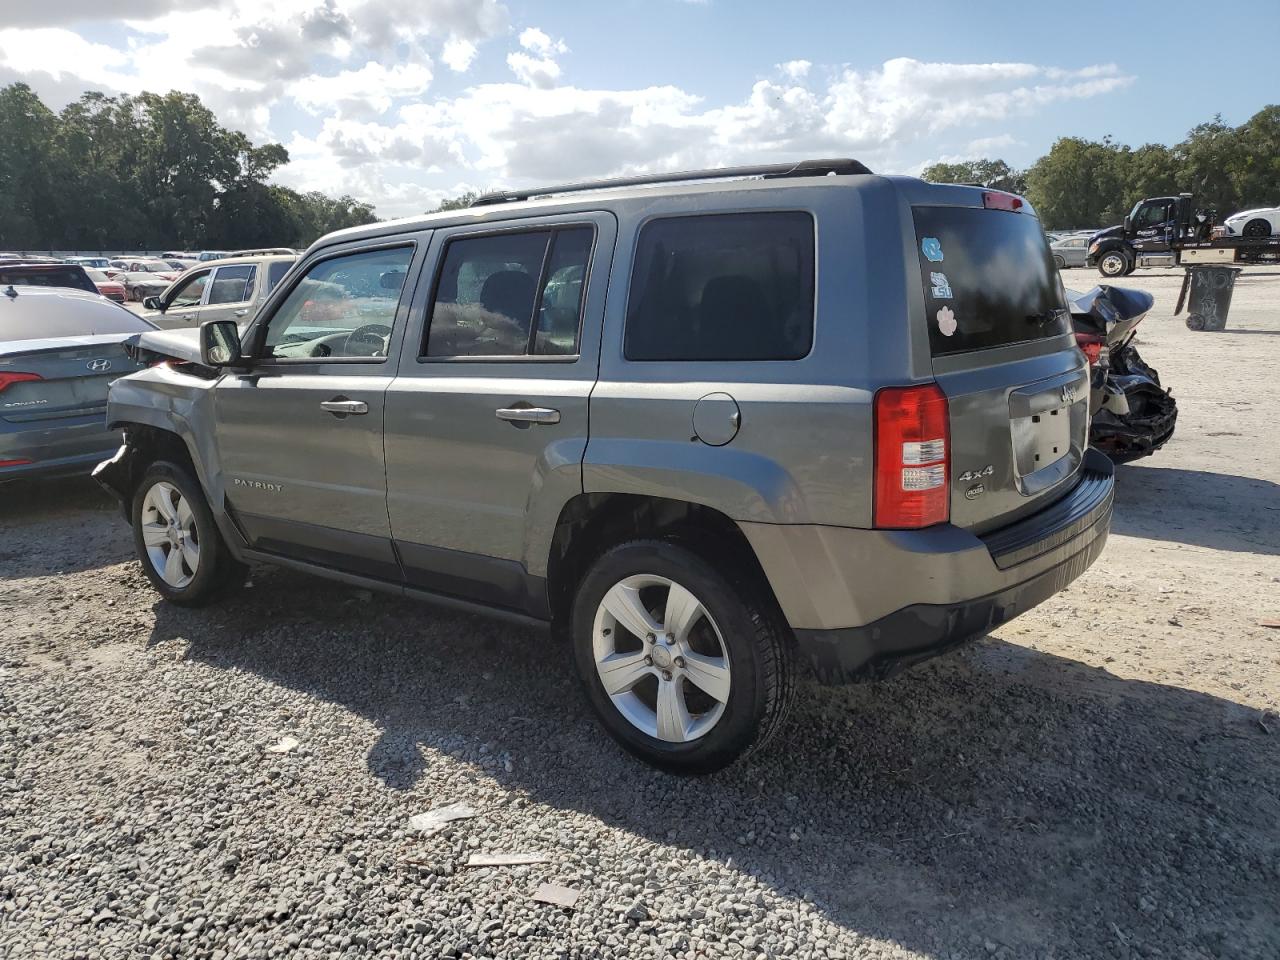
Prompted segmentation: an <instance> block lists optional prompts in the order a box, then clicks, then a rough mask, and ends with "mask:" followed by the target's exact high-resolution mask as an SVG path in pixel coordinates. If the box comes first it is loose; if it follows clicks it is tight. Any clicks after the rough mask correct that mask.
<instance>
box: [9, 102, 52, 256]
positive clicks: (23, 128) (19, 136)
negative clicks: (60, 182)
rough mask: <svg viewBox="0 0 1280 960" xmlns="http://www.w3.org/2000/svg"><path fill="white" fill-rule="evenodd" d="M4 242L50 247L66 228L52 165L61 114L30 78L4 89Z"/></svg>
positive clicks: (32, 246)
mask: <svg viewBox="0 0 1280 960" xmlns="http://www.w3.org/2000/svg"><path fill="white" fill-rule="evenodd" d="M0 131H3V134H2V135H0V246H4V247H13V248H19V249H21V248H24V247H31V248H36V247H46V248H47V247H51V246H52V245H53V244H54V242H55V241H56V240H57V239H58V237H59V236H60V234H61V233H62V223H61V222H60V220H59V217H58V213H59V210H58V204H57V203H56V199H57V197H58V189H59V188H58V186H57V181H56V177H55V171H54V169H53V165H52V162H51V161H52V159H53V156H54V141H55V138H56V136H57V132H58V118H57V117H56V116H55V115H54V114H53V112H52V111H50V110H49V108H48V107H46V106H45V105H44V104H43V103H41V102H40V98H39V97H37V96H36V95H35V93H34V92H33V91H32V89H31V88H30V87H29V86H27V85H26V84H25V83H15V84H11V85H10V86H7V87H4V88H3V89H0Z"/></svg>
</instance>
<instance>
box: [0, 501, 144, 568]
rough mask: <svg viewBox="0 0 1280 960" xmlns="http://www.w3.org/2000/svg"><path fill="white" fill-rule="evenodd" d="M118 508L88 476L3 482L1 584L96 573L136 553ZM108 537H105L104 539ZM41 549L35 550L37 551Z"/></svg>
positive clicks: (1, 505) (0, 524) (0, 506)
mask: <svg viewBox="0 0 1280 960" xmlns="http://www.w3.org/2000/svg"><path fill="white" fill-rule="evenodd" d="M119 510H120V506H119V504H117V503H116V501H114V500H113V499H111V497H110V496H109V495H108V494H107V493H106V492H105V491H104V490H103V489H102V488H101V487H99V486H98V484H97V483H96V482H95V481H93V480H92V479H90V478H89V477H61V478H57V479H51V480H50V479H35V480H13V481H9V482H7V483H0V580H10V579H19V578H22V577H39V576H47V575H49V574H55V573H72V572H75V571H79V570H92V569H95V568H97V567H103V566H107V565H108V564H112V563H119V562H121V561H122V560H127V559H128V558H129V557H130V556H131V555H132V553H133V545H132V543H131V542H130V535H129V527H128V526H127V525H126V524H125V523H124V522H123V520H120V522H118V523H108V524H104V523H103V522H102V518H103V517H104V515H111V516H110V519H111V520H116V519H118V518H119ZM104 532H105V535H104ZM37 546H38V547H39V549H36V547H37Z"/></svg>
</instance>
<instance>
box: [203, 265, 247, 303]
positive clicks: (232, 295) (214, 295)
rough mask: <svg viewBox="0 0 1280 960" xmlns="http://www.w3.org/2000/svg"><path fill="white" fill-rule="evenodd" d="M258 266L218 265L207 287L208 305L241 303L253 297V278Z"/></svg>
mask: <svg viewBox="0 0 1280 960" xmlns="http://www.w3.org/2000/svg"><path fill="white" fill-rule="evenodd" d="M257 272H258V268H257V267H255V266H251V265H248V264H239V265H237V266H234V267H219V268H218V269H217V271H216V272H215V273H214V275H213V286H212V287H210V289H209V301H208V302H209V306H214V305H216V304H220V303H243V302H244V301H245V300H249V299H252V297H253V278H254V275H255V274H256V273H257Z"/></svg>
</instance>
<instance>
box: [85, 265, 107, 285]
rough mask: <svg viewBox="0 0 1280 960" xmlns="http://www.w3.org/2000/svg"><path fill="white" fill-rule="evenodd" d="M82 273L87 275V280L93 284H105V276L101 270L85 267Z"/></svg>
mask: <svg viewBox="0 0 1280 960" xmlns="http://www.w3.org/2000/svg"><path fill="white" fill-rule="evenodd" d="M84 272H85V273H87V274H88V275H89V279H90V280H92V281H93V282H94V283H106V282H107V275H106V274H105V273H103V272H102V271H101V270H95V269H93V267H85V268H84Z"/></svg>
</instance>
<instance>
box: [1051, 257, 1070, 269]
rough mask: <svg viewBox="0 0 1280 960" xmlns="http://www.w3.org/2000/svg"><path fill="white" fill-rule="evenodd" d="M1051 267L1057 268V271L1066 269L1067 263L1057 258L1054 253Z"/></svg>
mask: <svg viewBox="0 0 1280 960" xmlns="http://www.w3.org/2000/svg"><path fill="white" fill-rule="evenodd" d="M1053 265H1054V266H1055V267H1057V268H1058V269H1059V270H1065V269H1067V261H1066V260H1064V259H1063V258H1062V257H1060V256H1058V255H1057V254H1056V253H1055V254H1054V255H1053Z"/></svg>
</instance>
